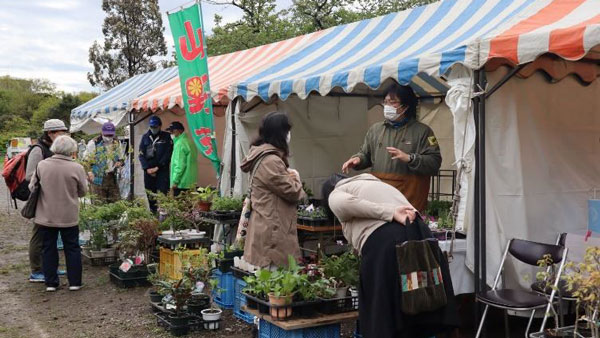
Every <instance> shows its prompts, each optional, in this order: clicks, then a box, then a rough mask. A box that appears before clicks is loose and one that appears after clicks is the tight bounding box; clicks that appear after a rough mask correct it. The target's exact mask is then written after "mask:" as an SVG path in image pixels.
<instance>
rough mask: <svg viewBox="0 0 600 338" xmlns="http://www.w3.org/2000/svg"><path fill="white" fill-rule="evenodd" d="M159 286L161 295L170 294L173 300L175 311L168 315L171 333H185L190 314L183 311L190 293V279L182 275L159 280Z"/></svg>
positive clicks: (187, 329) (191, 286) (187, 328)
mask: <svg viewBox="0 0 600 338" xmlns="http://www.w3.org/2000/svg"><path fill="white" fill-rule="evenodd" d="M159 286H160V289H159V293H160V294H161V295H163V296H166V295H171V296H172V297H173V299H174V301H175V312H174V313H173V314H170V315H169V323H170V324H171V333H172V334H173V335H176V336H178V335H184V334H187V333H188V331H189V329H190V328H189V320H190V315H189V314H188V313H187V312H185V304H186V303H187V301H188V299H189V298H190V297H191V295H192V289H193V285H192V281H191V280H190V279H189V278H187V277H186V276H183V277H182V278H181V279H179V280H176V281H164V280H162V281H159Z"/></svg>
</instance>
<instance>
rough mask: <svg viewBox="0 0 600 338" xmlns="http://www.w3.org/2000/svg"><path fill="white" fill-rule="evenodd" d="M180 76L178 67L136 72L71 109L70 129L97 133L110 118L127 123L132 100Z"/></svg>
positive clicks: (118, 122) (116, 122)
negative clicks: (134, 74)
mask: <svg viewBox="0 0 600 338" xmlns="http://www.w3.org/2000/svg"><path fill="white" fill-rule="evenodd" d="M175 76H177V67H170V68H165V69H158V70H155V71H153V72H150V73H145V74H140V75H136V76H134V77H132V78H130V79H128V80H126V81H124V82H123V83H121V84H119V85H118V86H116V87H114V88H112V89H110V90H109V91H107V92H106V93H104V94H101V95H99V96H97V97H95V98H94V99H92V100H90V101H88V102H86V103H85V104H83V105H81V106H79V107H77V108H75V109H73V110H72V111H71V132H76V131H79V130H83V131H84V132H90V133H93V132H98V131H99V130H100V129H99V127H100V125H101V124H102V123H104V122H105V121H109V120H110V121H111V122H113V123H115V124H116V125H122V124H123V123H125V122H126V119H124V117H125V116H126V113H127V111H128V110H129V105H130V104H131V101H132V100H133V99H134V98H136V97H138V96H140V95H142V94H144V93H146V92H148V91H150V90H152V89H154V88H156V87H158V86H159V85H161V84H163V83H165V82H166V81H168V80H170V79H172V78H174V77H175Z"/></svg>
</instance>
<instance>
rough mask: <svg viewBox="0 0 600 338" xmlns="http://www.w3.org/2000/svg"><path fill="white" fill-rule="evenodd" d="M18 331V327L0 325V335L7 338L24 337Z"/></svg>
mask: <svg viewBox="0 0 600 338" xmlns="http://www.w3.org/2000/svg"><path fill="white" fill-rule="evenodd" d="M20 331H21V329H20V328H18V327H6V326H0V336H2V337H7V338H21V337H26V336H24V335H23V334H21V332H20Z"/></svg>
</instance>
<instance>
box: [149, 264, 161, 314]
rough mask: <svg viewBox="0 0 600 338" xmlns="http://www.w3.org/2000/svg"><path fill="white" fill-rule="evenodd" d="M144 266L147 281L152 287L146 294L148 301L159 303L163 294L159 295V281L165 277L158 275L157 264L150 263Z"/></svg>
mask: <svg viewBox="0 0 600 338" xmlns="http://www.w3.org/2000/svg"><path fill="white" fill-rule="evenodd" d="M146 267H147V268H148V277H147V278H148V282H150V284H152V287H151V288H150V291H149V292H148V295H149V296H150V302H151V303H158V304H160V303H161V302H162V298H163V295H161V294H160V293H159V292H158V290H159V286H160V281H163V280H165V278H164V277H163V276H161V275H160V273H159V271H158V264H156V263H152V264H148V265H146Z"/></svg>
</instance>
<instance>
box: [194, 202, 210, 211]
mask: <svg viewBox="0 0 600 338" xmlns="http://www.w3.org/2000/svg"><path fill="white" fill-rule="evenodd" d="M211 205H212V202H198V203H197V204H196V209H198V210H200V211H210V206H211Z"/></svg>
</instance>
